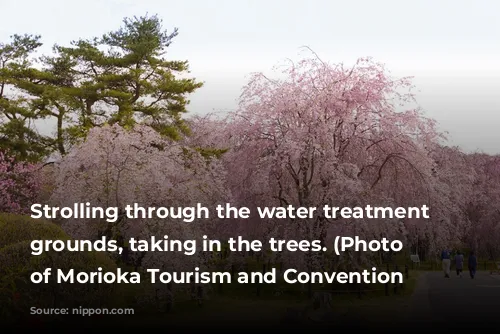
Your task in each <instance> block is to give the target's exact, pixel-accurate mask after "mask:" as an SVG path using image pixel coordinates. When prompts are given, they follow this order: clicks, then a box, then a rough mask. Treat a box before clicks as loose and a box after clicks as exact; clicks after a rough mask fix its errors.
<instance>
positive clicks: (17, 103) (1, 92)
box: [0, 35, 51, 161]
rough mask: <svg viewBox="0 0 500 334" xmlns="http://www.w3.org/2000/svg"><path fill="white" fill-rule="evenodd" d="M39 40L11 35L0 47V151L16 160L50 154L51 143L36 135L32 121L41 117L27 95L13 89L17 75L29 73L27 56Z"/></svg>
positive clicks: (15, 86) (37, 45) (32, 37)
mask: <svg viewBox="0 0 500 334" xmlns="http://www.w3.org/2000/svg"><path fill="white" fill-rule="evenodd" d="M41 45H42V44H41V43H40V36H31V35H13V36H11V41H10V42H9V43H0V150H2V151H9V152H10V154H13V155H15V157H16V158H18V159H20V160H27V161H38V160H40V159H41V158H42V157H43V156H45V155H47V154H48V152H49V151H50V147H51V140H50V138H48V137H44V136H42V135H40V134H39V133H38V132H37V131H36V127H34V121H35V120H37V119H41V118H43V117H44V115H42V114H41V113H40V112H39V111H38V108H37V107H36V105H34V104H33V98H32V96H30V95H29V94H23V92H21V91H20V90H19V89H17V84H18V83H19V81H18V80H17V79H16V77H17V76H18V74H19V73H28V72H30V70H32V69H33V67H32V66H33V62H32V60H31V59H30V56H31V55H32V54H33V53H34V52H35V51H36V50H37V49H38V48H39V47H40V46H41Z"/></svg>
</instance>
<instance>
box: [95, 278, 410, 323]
mask: <svg viewBox="0 0 500 334" xmlns="http://www.w3.org/2000/svg"><path fill="white" fill-rule="evenodd" d="M419 276H420V272H417V271H413V272H411V274H410V278H409V279H408V280H406V281H405V285H404V288H400V289H399V290H398V291H397V294H396V293H395V291H394V288H393V287H390V290H389V296H386V295H385V291H384V290H382V291H379V292H376V293H373V292H372V293H365V294H363V295H361V296H358V295H357V294H335V293H333V294H332V304H333V305H332V306H333V307H332V316H333V317H337V318H338V319H339V321H340V319H347V318H349V317H353V316H355V317H357V318H361V319H363V321H369V322H372V323H376V322H377V321H379V320H380V319H386V318H387V315H388V314H391V313H397V312H401V311H402V310H404V309H405V308H406V307H408V306H409V304H410V300H411V295H412V293H413V291H414V289H415V286H416V283H417V281H418V277H419ZM240 287H241V288H240V289H242V290H244V287H246V288H247V290H249V291H246V293H245V292H244V291H240V293H239V294H238V293H236V292H237V291H235V290H229V289H228V287H225V290H224V291H225V292H224V293H223V294H216V295H213V296H211V298H210V300H206V301H204V304H203V305H202V306H201V307H200V306H198V305H197V304H196V302H194V301H189V300H184V301H180V302H178V303H175V304H174V307H173V308H172V310H171V311H170V312H165V313H163V314H161V315H160V316H159V315H146V314H136V315H134V316H126V317H116V318H110V317H105V319H102V321H104V324H105V325H108V324H109V323H110V322H113V321H116V319H118V321H119V322H120V324H121V325H123V324H126V323H127V322H130V324H131V325H132V324H135V323H137V322H141V323H142V322H145V323H148V324H151V325H154V324H167V323H168V324H171V325H174V326H175V325H182V324H186V323H188V324H191V323H198V324H203V323H220V322H224V321H227V320H228V319H231V321H235V322H239V323H242V324H244V323H259V322H262V323H266V324H273V323H279V322H280V320H281V319H282V317H283V316H284V314H285V313H286V311H287V309H295V310H304V309H306V308H309V309H310V311H309V313H310V314H314V312H313V311H312V301H311V300H310V299H309V298H307V294H303V295H301V296H300V295H295V296H293V295H288V296H287V295H284V296H280V297H273V296H272V295H269V294H267V293H264V290H262V291H261V292H262V294H261V296H256V295H255V294H254V290H253V289H249V287H248V286H240ZM267 287H271V285H268V286H267ZM229 291H230V292H231V293H230V292H229ZM360 297H361V298H360ZM179 298H180V299H182V297H179ZM311 312H312V313H311Z"/></svg>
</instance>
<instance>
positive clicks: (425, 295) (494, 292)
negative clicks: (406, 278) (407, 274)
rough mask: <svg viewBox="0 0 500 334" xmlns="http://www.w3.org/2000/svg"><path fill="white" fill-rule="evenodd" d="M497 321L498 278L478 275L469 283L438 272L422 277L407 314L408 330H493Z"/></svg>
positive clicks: (499, 307)
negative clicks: (445, 276) (446, 276)
mask: <svg viewBox="0 0 500 334" xmlns="http://www.w3.org/2000/svg"><path fill="white" fill-rule="evenodd" d="M499 321H500V276H499V275H490V273H489V272H478V274H477V275H476V277H475V279H471V278H470V277H469V276H468V273H467V272H465V273H464V275H463V277H462V278H460V277H457V276H455V275H452V276H451V278H444V275H443V274H442V273H440V272H429V273H425V274H423V275H421V277H420V279H419V282H418V283H417V287H416V289H415V293H414V295H413V296H412V299H411V303H410V307H409V309H408V314H407V324H408V326H411V327H410V328H417V327H418V328H421V329H432V328H443V329H448V330H454V329H461V330H465V329H469V328H470V329H476V330H477V329H481V328H483V329H495V328H498V323H499Z"/></svg>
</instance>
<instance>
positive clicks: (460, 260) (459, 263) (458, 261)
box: [455, 251, 464, 278]
mask: <svg viewBox="0 0 500 334" xmlns="http://www.w3.org/2000/svg"><path fill="white" fill-rule="evenodd" d="M455 269H456V271H457V276H458V277H460V278H462V271H463V270H464V256H463V255H462V253H461V252H460V251H458V252H457V255H455Z"/></svg>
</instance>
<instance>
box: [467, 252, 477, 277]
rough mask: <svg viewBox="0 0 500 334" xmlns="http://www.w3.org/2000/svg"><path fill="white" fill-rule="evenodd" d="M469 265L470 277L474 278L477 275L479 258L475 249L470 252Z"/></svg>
mask: <svg viewBox="0 0 500 334" xmlns="http://www.w3.org/2000/svg"><path fill="white" fill-rule="evenodd" d="M468 267H469V274H470V278H472V279H474V276H476V269H477V258H476V255H475V254H474V252H473V251H472V252H470V254H469V260H468Z"/></svg>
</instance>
